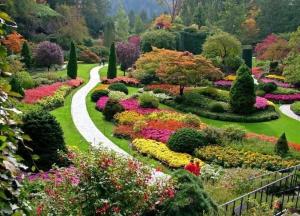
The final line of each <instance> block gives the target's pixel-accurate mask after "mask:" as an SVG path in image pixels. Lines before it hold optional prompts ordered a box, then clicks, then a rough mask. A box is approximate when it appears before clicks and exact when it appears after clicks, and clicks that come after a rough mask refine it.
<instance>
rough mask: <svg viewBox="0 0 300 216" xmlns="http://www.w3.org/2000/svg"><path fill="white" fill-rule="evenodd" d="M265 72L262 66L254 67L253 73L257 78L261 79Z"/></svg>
mask: <svg viewBox="0 0 300 216" xmlns="http://www.w3.org/2000/svg"><path fill="white" fill-rule="evenodd" d="M263 73H264V70H263V69H262V68H261V67H254V68H252V74H253V75H254V77H255V78H256V79H259V78H260V77H261V75H262V74H263Z"/></svg>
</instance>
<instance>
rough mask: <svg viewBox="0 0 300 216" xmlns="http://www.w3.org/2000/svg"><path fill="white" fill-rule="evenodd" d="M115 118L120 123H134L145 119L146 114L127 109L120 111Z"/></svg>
mask: <svg viewBox="0 0 300 216" xmlns="http://www.w3.org/2000/svg"><path fill="white" fill-rule="evenodd" d="M114 119H115V120H116V121H117V122H118V123H119V124H129V125H132V124H134V123H136V122H140V121H142V120H144V116H143V115H141V114H139V113H137V112H135V111H125V112H122V113H118V114H116V115H115V116H114Z"/></svg>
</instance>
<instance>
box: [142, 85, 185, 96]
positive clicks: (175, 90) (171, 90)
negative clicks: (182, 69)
mask: <svg viewBox="0 0 300 216" xmlns="http://www.w3.org/2000/svg"><path fill="white" fill-rule="evenodd" d="M145 89H146V90H151V91H154V90H157V89H159V90H161V91H163V92H166V93H168V94H170V95H178V94H179V93H180V92H179V86H178V85H171V84H152V85H147V86H146V88H145Z"/></svg>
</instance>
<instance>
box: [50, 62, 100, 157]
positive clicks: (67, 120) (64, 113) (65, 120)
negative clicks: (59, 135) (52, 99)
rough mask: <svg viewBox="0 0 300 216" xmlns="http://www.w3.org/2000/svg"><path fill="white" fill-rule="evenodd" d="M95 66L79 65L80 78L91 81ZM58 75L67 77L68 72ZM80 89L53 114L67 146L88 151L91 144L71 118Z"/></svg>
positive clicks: (60, 72)
mask: <svg viewBox="0 0 300 216" xmlns="http://www.w3.org/2000/svg"><path fill="white" fill-rule="evenodd" d="M95 66H96V65H95V64H78V76H79V77H80V78H82V79H83V80H84V81H85V83H86V82H87V81H88V80H89V76H90V75H89V74H90V70H91V69H92V68H93V67H95ZM57 73H58V74H60V75H61V76H66V74H67V72H66V70H63V71H59V72H57ZM78 89H79V88H78ZM78 89H76V90H75V91H73V92H72V93H71V94H70V95H68V96H67V98H66V101H65V105H64V106H63V107H60V108H58V109H56V110H54V111H52V112H51V113H52V114H53V115H54V116H55V117H56V119H57V121H58V122H59V123H60V125H61V127H62V129H63V131H64V136H65V142H66V144H67V145H68V146H71V147H75V148H78V149H79V150H81V151H87V150H88V149H89V143H88V142H87V141H86V140H85V139H84V138H83V137H82V136H81V134H80V133H79V132H78V130H77V129H76V127H75V125H74V123H73V120H72V116H71V100H72V97H73V95H74V94H75V92H76V91H78Z"/></svg>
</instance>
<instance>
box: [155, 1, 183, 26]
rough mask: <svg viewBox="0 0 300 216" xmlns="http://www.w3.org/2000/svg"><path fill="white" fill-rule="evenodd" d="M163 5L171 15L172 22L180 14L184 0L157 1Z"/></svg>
mask: <svg viewBox="0 0 300 216" xmlns="http://www.w3.org/2000/svg"><path fill="white" fill-rule="evenodd" d="M157 2H158V3H159V4H161V5H164V6H165V7H166V8H167V10H168V12H169V14H170V15H171V22H174V21H175V18H176V17H177V16H178V15H179V14H180V11H181V9H182V4H183V2H184V0H157Z"/></svg>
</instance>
